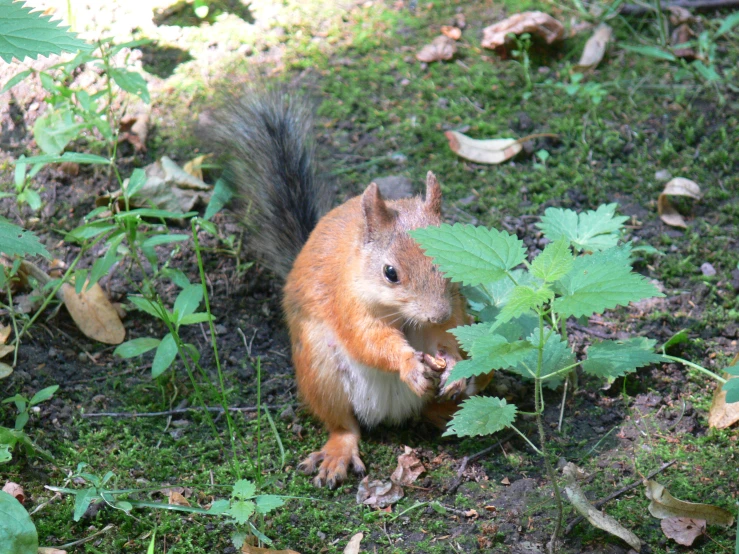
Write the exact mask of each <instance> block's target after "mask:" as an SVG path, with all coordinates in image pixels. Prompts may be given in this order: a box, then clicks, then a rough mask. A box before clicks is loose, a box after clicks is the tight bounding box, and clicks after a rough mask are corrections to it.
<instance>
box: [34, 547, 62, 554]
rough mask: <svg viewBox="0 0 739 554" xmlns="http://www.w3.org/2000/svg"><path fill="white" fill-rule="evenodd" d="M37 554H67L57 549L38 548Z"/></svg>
mask: <svg viewBox="0 0 739 554" xmlns="http://www.w3.org/2000/svg"><path fill="white" fill-rule="evenodd" d="M38 554H67V551H66V550H59V549H58V548H53V547H48V546H39V547H38Z"/></svg>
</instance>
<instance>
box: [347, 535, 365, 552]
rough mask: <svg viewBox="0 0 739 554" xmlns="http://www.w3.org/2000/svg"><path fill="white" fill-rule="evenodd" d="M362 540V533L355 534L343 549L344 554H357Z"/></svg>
mask: <svg viewBox="0 0 739 554" xmlns="http://www.w3.org/2000/svg"><path fill="white" fill-rule="evenodd" d="M363 538H364V533H357V534H356V535H354V536H353V537H352V538H351V539H349V542H348V543H347V545H346V548H344V554H359V546H360V543H361V542H362V539H363Z"/></svg>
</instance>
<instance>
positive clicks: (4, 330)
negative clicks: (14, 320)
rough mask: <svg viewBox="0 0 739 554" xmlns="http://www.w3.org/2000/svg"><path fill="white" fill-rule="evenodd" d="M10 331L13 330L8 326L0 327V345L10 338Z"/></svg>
mask: <svg viewBox="0 0 739 554" xmlns="http://www.w3.org/2000/svg"><path fill="white" fill-rule="evenodd" d="M12 330H13V328H12V327H11V326H10V325H0V344H5V343H7V342H8V338H9V337H10V333H11V331H12ZM0 358H2V356H0Z"/></svg>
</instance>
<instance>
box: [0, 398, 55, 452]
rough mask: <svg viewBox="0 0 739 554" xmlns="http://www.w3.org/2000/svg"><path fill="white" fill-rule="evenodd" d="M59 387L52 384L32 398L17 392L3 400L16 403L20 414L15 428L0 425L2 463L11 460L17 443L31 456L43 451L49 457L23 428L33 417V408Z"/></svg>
mask: <svg viewBox="0 0 739 554" xmlns="http://www.w3.org/2000/svg"><path fill="white" fill-rule="evenodd" d="M58 389H59V385H52V386H50V387H46V388H45V389H41V390H40V391H38V392H37V393H36V394H34V395H33V396H32V397H31V399H30V400H29V399H28V398H26V397H25V396H23V395H22V394H16V395H14V396H11V397H10V398H6V399H5V400H3V401H2V404H10V403H13V404H15V407H16V409H17V410H18V415H16V417H15V426H14V428H13V429H8V428H7V427H0V464H1V463H5V462H9V461H10V460H11V458H12V451H13V448H14V447H15V445H16V444H21V445H23V447H24V448H25V450H26V454H27V455H29V456H30V455H33V454H35V453H36V452H41V453H42V454H44V455H45V456H46V457H49V455H48V454H46V453H45V452H43V451H42V450H40V449H39V448H38V447H37V446H35V445H34V444H33V442H32V441H31V439H30V438H29V437H28V435H27V434H26V432H25V431H24V430H23V429H24V428H25V426H26V424H27V423H28V420H29V419H30V418H31V408H33V407H34V406H36V405H37V404H41V402H45V401H46V400H49V399H50V398H51V397H52V396H54V393H55V392H56V391H57V390H58Z"/></svg>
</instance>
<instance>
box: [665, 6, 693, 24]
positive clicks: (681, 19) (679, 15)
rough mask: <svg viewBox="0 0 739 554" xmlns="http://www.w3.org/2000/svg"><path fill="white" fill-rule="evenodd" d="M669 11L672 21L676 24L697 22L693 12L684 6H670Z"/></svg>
mask: <svg viewBox="0 0 739 554" xmlns="http://www.w3.org/2000/svg"><path fill="white" fill-rule="evenodd" d="M667 11H669V12H670V23H672V25H674V26H678V25H682V24H683V23H695V22H696V21H697V20H696V18H695V17H694V16H693V14H692V13H690V10H688V9H687V8H683V7H682V6H668V8H667Z"/></svg>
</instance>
